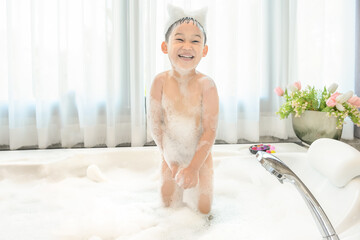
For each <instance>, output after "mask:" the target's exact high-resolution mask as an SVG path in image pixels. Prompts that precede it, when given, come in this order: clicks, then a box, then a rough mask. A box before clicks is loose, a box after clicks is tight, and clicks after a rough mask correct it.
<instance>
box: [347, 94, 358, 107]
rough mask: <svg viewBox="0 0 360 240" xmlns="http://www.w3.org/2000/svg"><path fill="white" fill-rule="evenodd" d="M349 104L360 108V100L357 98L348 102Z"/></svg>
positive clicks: (352, 98) (354, 97)
mask: <svg viewBox="0 0 360 240" xmlns="http://www.w3.org/2000/svg"><path fill="white" fill-rule="evenodd" d="M348 103H350V104H351V105H354V106H355V107H357V108H360V98H359V97H357V96H353V97H351V98H350V99H349V100H348Z"/></svg>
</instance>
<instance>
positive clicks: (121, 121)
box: [0, 0, 356, 149]
mask: <svg viewBox="0 0 360 240" xmlns="http://www.w3.org/2000/svg"><path fill="white" fill-rule="evenodd" d="M167 3H172V4H175V5H178V6H181V7H183V8H185V9H190V10H191V9H198V8H201V7H204V6H207V7H208V21H207V26H208V27H207V28H208V45H209V54H208V56H207V57H206V58H204V59H203V60H202V61H201V63H200V65H199V67H198V70H199V71H201V72H203V73H205V74H207V75H209V76H210V77H212V78H213V79H214V80H215V82H216V84H217V87H218V90H219V95H220V115H219V120H220V121H219V129H218V136H217V139H221V140H225V141H227V142H229V143H235V142H237V140H238V139H246V140H250V141H257V140H258V139H259V137H260V136H264V135H269V136H275V137H279V138H288V137H289V136H293V135H292V130H291V126H290V124H289V121H284V120H279V118H278V116H276V115H275V112H276V111H277V109H278V107H279V106H280V104H281V100H282V99H280V98H278V97H277V96H275V94H274V93H273V89H274V88H275V87H276V86H282V87H285V86H286V85H287V84H288V83H291V82H294V81H301V82H302V84H303V85H306V84H313V85H316V86H323V85H324V84H326V85H327V84H330V83H332V82H337V83H338V84H339V85H340V90H341V91H346V90H350V89H354V86H355V80H354V79H355V76H354V73H355V63H354V61H355V60H354V59H355V55H354V54H355V5H356V1H355V0H346V1H342V0H301V1H295V0H237V1H236V0H226V1H220V0H86V1H84V0H32V1H30V0H7V1H0V52H1V54H0V86H1V87H0V145H5V146H10V148H11V149H17V148H21V147H24V146H25V147H27V146H35V147H40V148H46V147H49V146H53V145H57V144H60V145H61V146H63V147H73V146H75V145H76V144H79V143H83V144H84V146H85V147H93V146H108V147H113V146H118V145H121V144H128V143H131V145H132V146H142V145H143V144H144V143H145V142H147V141H150V140H151V136H150V134H149V131H148V130H147V129H148V128H147V126H146V122H147V121H146V100H145V99H146V92H149V88H150V85H151V81H152V79H153V78H154V76H155V75H156V74H157V73H160V72H162V71H165V70H167V69H169V68H170V65H169V61H168V59H167V56H166V55H164V54H162V52H161V50H160V44H161V42H162V41H163V39H164V36H163V35H164V29H163V27H164V22H165V19H166V4H167ZM347 127H348V128H347V130H345V131H344V135H343V137H345V138H351V137H352V130H351V129H350V128H351V127H352V125H351V124H347ZM349 127H350V128H349Z"/></svg>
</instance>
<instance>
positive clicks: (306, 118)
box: [292, 111, 342, 145]
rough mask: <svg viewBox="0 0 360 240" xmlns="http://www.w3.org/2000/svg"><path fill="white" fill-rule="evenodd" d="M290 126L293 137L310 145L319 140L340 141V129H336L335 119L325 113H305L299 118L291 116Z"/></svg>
mask: <svg viewBox="0 0 360 240" xmlns="http://www.w3.org/2000/svg"><path fill="white" fill-rule="evenodd" d="M292 126H293V129H294V132H295V135H296V136H297V137H298V138H299V139H300V140H301V141H302V142H304V143H306V144H308V145H310V144H312V143H313V142H314V141H315V140H316V139H319V138H332V139H336V140H340V138H341V134H342V129H337V128H336V126H337V118H336V117H334V116H330V117H329V116H328V115H327V113H326V112H319V111H305V112H303V114H301V115H300V117H295V116H294V114H293V115H292Z"/></svg>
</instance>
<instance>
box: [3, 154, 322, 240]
mask: <svg viewBox="0 0 360 240" xmlns="http://www.w3.org/2000/svg"><path fill="white" fill-rule="evenodd" d="M247 148H248V147H247ZM247 148H246V149H245V150H247ZM148 155H149V154H148ZM101 156H103V159H101V157H100V155H99V156H97V157H98V158H99V159H98V162H97V163H96V165H94V166H95V167H92V168H90V166H91V165H90V166H89V163H87V162H83V165H82V166H77V167H79V168H81V169H82V171H83V172H84V173H85V171H86V170H89V168H90V169H92V171H93V170H95V171H94V172H96V173H97V174H98V173H99V172H98V170H99V169H100V168H101V169H102V172H101V171H100V170H99V171H100V173H101V175H100V176H101V179H102V177H104V178H106V179H111V182H110V181H104V182H102V184H94V183H93V182H91V181H89V176H88V175H89V174H87V175H85V174H82V175H77V174H75V175H67V176H66V177H65V178H62V179H56V180H54V179H50V178H46V177H45V178H43V177H42V176H39V177H37V178H31V179H29V180H28V181H26V182H23V181H22V182H21V183H18V182H17V181H16V180H12V179H4V180H1V181H0V199H1V204H0V226H1V228H2V231H0V239H16V240H25V239H40V240H41V239H46V240H52V239H62V240H78V239H86V240H100V239H102V240H105V239H106V240H107V239H116V240H130V239H131V240H137V239H138V240H158V239H166V240H172V239H173V240H219V239H246V240H264V239H266V240H275V239H286V240H287V239H291V240H304V239H306V240H316V239H319V238H320V233H319V232H318V229H317V228H316V225H315V223H314V221H313V219H312V216H311V215H310V213H309V211H308V209H307V207H306V205H305V203H304V202H303V200H302V199H301V197H300V196H299V194H298V193H297V191H296V190H295V188H293V187H292V186H291V185H290V184H279V183H278V182H277V181H276V179H275V178H274V177H273V176H271V175H270V174H268V173H267V172H266V171H265V170H264V169H262V168H261V166H259V165H258V163H257V162H256V160H255V159H253V156H249V157H248V159H247V158H238V157H233V158H231V157H229V158H226V159H222V160H221V161H220V160H218V159H216V158H215V159H214V160H215V162H216V163H217V164H216V166H215V176H214V204H213V209H212V211H211V214H212V215H213V216H214V219H213V220H211V221H208V220H207V216H204V215H202V214H200V213H197V212H196V211H193V210H192V209H191V208H189V207H188V206H187V205H183V206H180V207H178V208H164V207H163V206H162V203H161V200H160V194H159V191H158V190H159V178H158V177H154V173H158V169H159V162H160V159H158V161H154V160H153V159H150V158H149V157H147V156H146V155H144V159H142V161H143V162H145V161H146V164H147V165H146V167H136V166H135V165H134V161H135V160H136V159H130V158H129V159H126V158H123V159H121V161H119V157H118V156H117V155H115V154H113V155H110V154H109V155H107V154H104V153H103V154H102V155H101ZM109 156H111V157H112V158H109ZM154 156H155V155H154ZM158 157H159V156H157V158H158ZM84 159H86V158H84ZM104 159H106V160H107V161H108V162H111V163H112V164H113V165H112V167H110V166H108V167H107V168H104V167H103V165H101V164H102V162H103V160H104ZM76 160H77V159H76V158H73V159H72V161H76ZM84 161H85V160H84ZM142 161H138V163H137V164H138V165H139V164H141V162H142ZM120 162H121V164H120ZM144 164H145V163H144ZM96 166H97V167H96ZM57 168H61V165H60V164H58V165H57ZM55 170H56V169H54V171H55ZM68 170H69V169H66V171H68ZM64 171H65V170H64ZM69 172H71V171H69ZM90 172H91V171H90ZM49 174H52V172H51V171H49ZM90 175H91V174H90ZM253 175H256V176H257V178H254V177H253ZM97 177H98V176H97ZM97 177H96V178H95V179H96V180H98V178H97ZM91 178H92V177H91ZM299 229H301V232H299Z"/></svg>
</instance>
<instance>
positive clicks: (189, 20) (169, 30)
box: [165, 17, 206, 45]
mask: <svg viewBox="0 0 360 240" xmlns="http://www.w3.org/2000/svg"><path fill="white" fill-rule="evenodd" d="M184 22H186V23H189V22H193V24H194V25H196V26H197V27H198V28H199V29H200V31H201V32H202V33H203V35H204V45H205V44H206V32H205V29H204V27H203V26H202V25H201V24H200V23H199V22H198V21H197V20H196V19H195V18H192V17H184V18H181V19H179V20H177V21H176V22H174V23H173V24H171V26H170V27H169V29H168V30H167V31H166V33H165V42H169V38H170V34H171V33H172V31H173V30H174V28H175V27H177V26H179V25H181V24H183V23H184Z"/></svg>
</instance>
